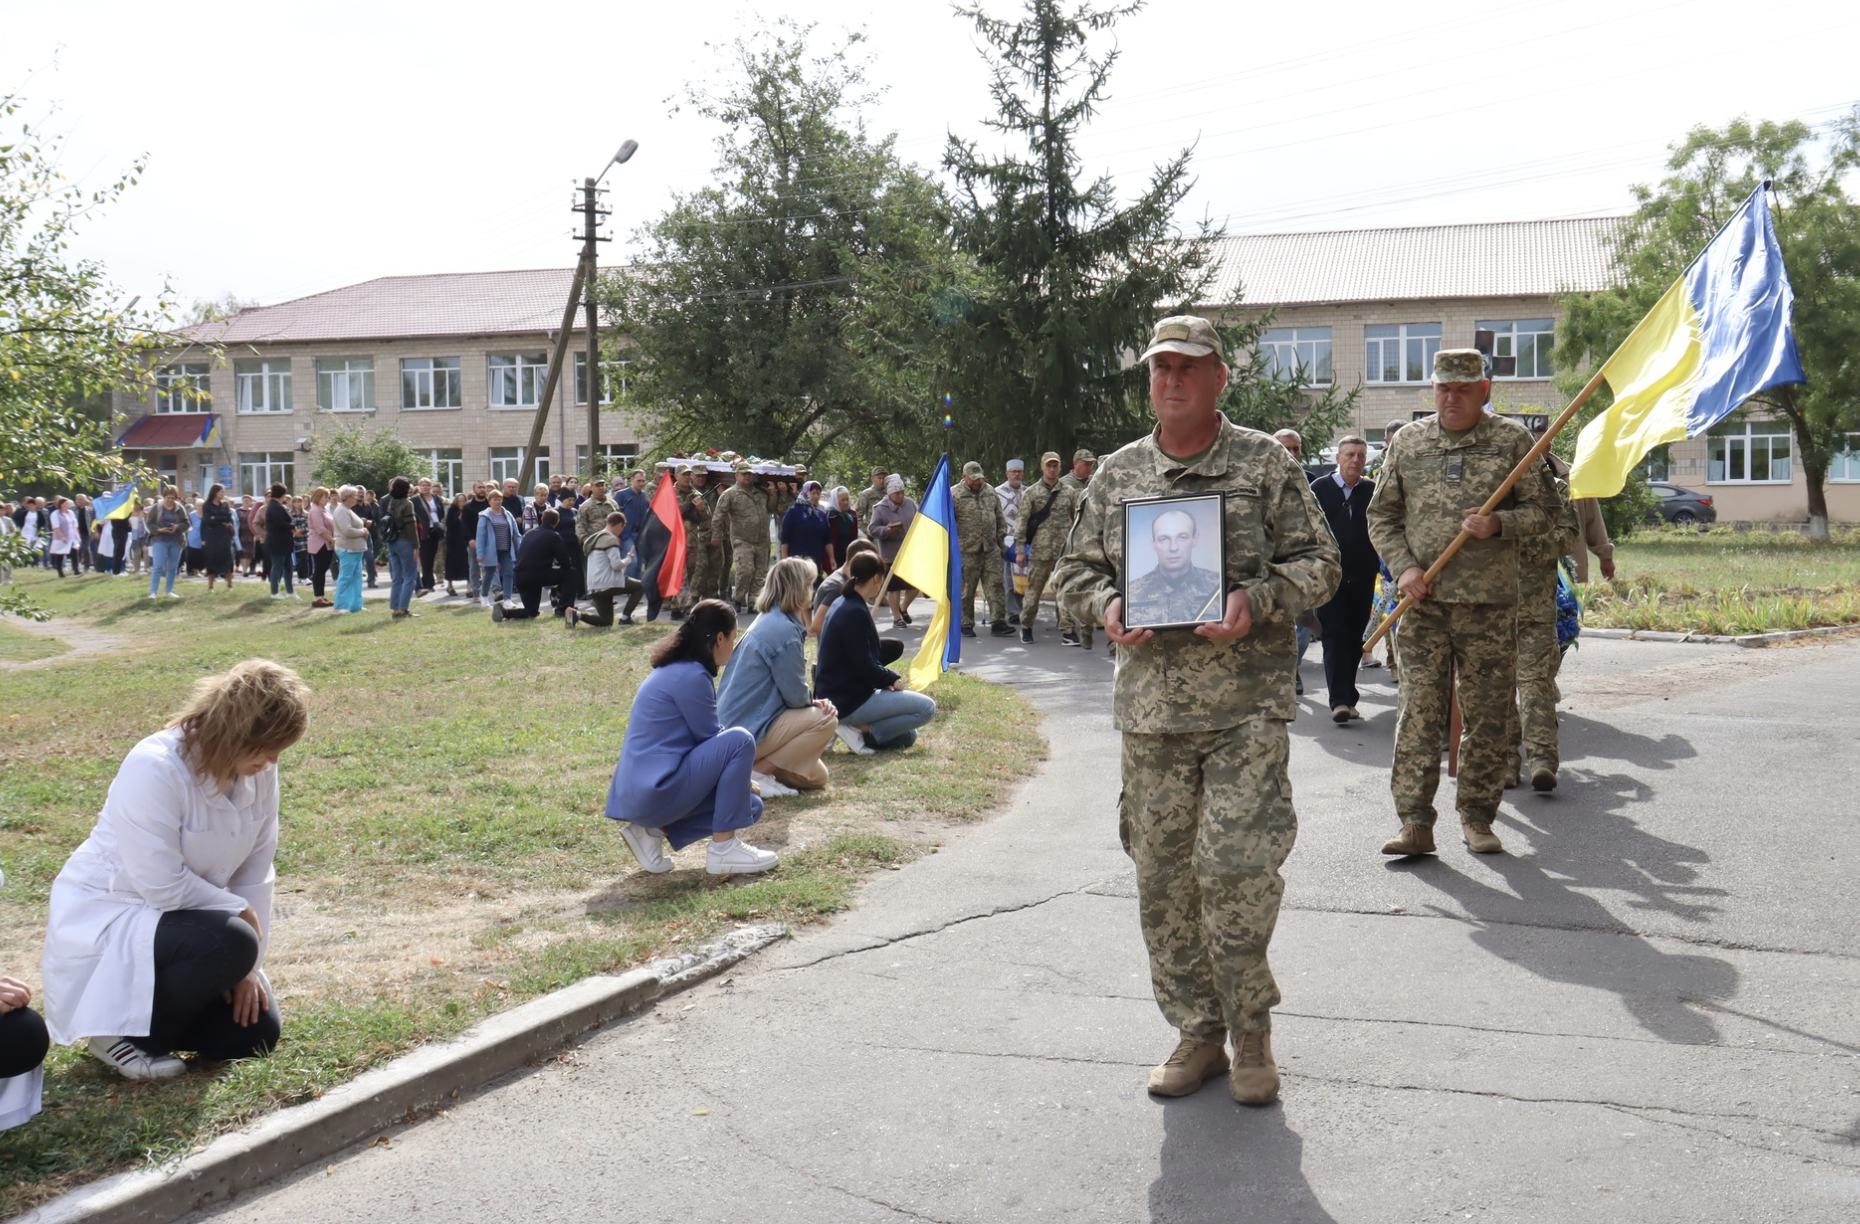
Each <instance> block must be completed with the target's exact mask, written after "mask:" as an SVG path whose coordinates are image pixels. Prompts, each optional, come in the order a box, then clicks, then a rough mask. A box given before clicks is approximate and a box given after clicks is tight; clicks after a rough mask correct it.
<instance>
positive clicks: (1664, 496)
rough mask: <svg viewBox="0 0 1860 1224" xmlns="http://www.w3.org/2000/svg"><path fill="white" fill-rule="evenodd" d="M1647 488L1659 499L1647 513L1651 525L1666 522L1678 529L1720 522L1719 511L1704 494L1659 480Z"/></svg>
mask: <svg viewBox="0 0 1860 1224" xmlns="http://www.w3.org/2000/svg"><path fill="white" fill-rule="evenodd" d="M1647 487H1648V488H1649V489H1652V490H1653V495H1654V496H1655V497H1656V498H1658V499H1659V501H1658V502H1657V503H1655V505H1654V508H1653V509H1652V510H1650V511H1648V512H1647V521H1648V522H1650V523H1658V522H1662V521H1664V522H1668V523H1671V524H1673V525H1674V526H1676V527H1691V526H1695V525H1696V524H1699V523H1715V522H1717V521H1718V511H1717V510H1716V509H1715V508H1714V507H1713V506H1712V504H1711V498H1709V497H1707V496H1705V494H1703V493H1695V492H1693V491H1692V490H1691V489H1683V488H1681V487H1679V486H1678V485H1675V484H1664V483H1662V482H1660V481H1657V480H1656V481H1654V482H1652V483H1651V484H1649V485H1648V486H1647Z"/></svg>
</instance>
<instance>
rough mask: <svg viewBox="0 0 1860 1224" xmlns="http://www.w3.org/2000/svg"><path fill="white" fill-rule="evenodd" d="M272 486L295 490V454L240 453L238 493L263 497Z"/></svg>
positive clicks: (277, 452) (275, 452) (272, 452)
mask: <svg viewBox="0 0 1860 1224" xmlns="http://www.w3.org/2000/svg"><path fill="white" fill-rule="evenodd" d="M274 484H281V485H283V486H284V487H285V488H287V489H290V488H295V487H296V484H297V454H296V452H295V451H259V452H257V453H251V452H242V453H241V454H240V455H239V492H241V493H243V494H248V495H250V496H252V497H263V496H264V495H265V491H266V490H267V489H269V488H271V486H272V485H274Z"/></svg>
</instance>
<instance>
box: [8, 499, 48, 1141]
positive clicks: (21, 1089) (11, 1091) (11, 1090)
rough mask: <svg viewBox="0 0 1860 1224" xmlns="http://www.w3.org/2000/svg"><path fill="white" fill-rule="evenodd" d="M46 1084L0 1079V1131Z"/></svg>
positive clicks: (17, 1119) (35, 1078)
mask: <svg viewBox="0 0 1860 1224" xmlns="http://www.w3.org/2000/svg"><path fill="white" fill-rule="evenodd" d="M10 525H11V524H10V522H9V526H10ZM4 534H6V533H5V531H4V530H0V535H4ZM5 883H6V872H4V871H0V884H5ZM17 969H18V966H16V965H0V970H10V971H15V972H16V971H17ZM9 976H11V974H9ZM44 1086H45V1068H44V1067H34V1068H33V1069H32V1070H30V1071H28V1072H26V1074H24V1075H10V1076H8V1077H7V1078H5V1079H0V1131H3V1130H6V1129H7V1128H9V1127H13V1126H18V1125H19V1124H20V1123H21V1122H24V1121H25V1120H26V1119H27V1118H30V1117H31V1116H32V1115H33V1114H36V1113H38V1112H39V1096H40V1091H41V1089H43V1088H44Z"/></svg>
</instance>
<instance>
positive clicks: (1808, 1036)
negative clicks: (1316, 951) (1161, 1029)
mask: <svg viewBox="0 0 1860 1224" xmlns="http://www.w3.org/2000/svg"><path fill="white" fill-rule="evenodd" d="M1116 997H1120V998H1122V997H1130V996H1116ZM1680 1002H1682V1003H1690V1004H1692V1005H1693V1006H1695V1007H1710V1008H1713V1010H1716V1011H1724V1012H1729V1013H1730V1014H1731V1015H1735V1016H1739V1017H1742V1018H1743V1019H1746V1020H1751V1021H1754V1022H1756V1023H1760V1024H1769V1023H1770V1022H1769V1021H1766V1020H1763V1019H1762V1018H1761V1017H1758V1016H1750V1015H1746V1014H1745V1013H1743V1012H1734V1011H1731V1009H1729V1008H1722V1007H1717V1006H1716V1005H1715V1004H1712V1003H1709V1002H1706V1001H1704V1000H1700V999H1685V998H1682V999H1681V1000H1680ZM1273 1015H1275V1016H1293V1017H1296V1018H1298V1019H1300V1020H1329V1021H1333V1022H1335V1023H1338V1024H1411V1025H1417V1026H1420V1027H1424V1028H1446V1029H1460V1030H1462V1031H1465V1032H1471V1033H1496V1034H1499V1035H1501V1036H1510V1037H1551V1038H1557V1039H1564V1040H1571V1041H1625V1042H1633V1043H1635V1044H1639V1045H1654V1046H1690V1047H1693V1048H1694V1049H1708V1050H1730V1051H1735V1052H1736V1053H1740V1054H1779V1055H1787V1056H1788V1057H1791V1058H1852V1057H1854V1056H1855V1055H1856V1054H1860V1051H1855V1050H1854V1049H1853V1047H1851V1046H1846V1045H1842V1044H1841V1043H1840V1042H1838V1041H1834V1040H1832V1039H1831V1038H1827V1037H1820V1036H1817V1035H1816V1034H1814V1033H1809V1032H1805V1031H1803V1030H1801V1029H1792V1028H1787V1027H1786V1026H1783V1025H1772V1027H1776V1028H1782V1029H1784V1031H1786V1032H1789V1033H1793V1034H1795V1035H1796V1036H1799V1037H1802V1038H1804V1039H1805V1040H1811V1041H1819V1042H1822V1043H1824V1044H1826V1045H1832V1046H1835V1047H1837V1048H1839V1049H1841V1050H1843V1051H1849V1052H1847V1053H1840V1054H1829V1053H1826V1052H1824V1051H1821V1050H1783V1049H1772V1048H1766V1047H1763V1046H1739V1045H1731V1044H1729V1043H1727V1042H1723V1041H1682V1040H1677V1039H1671V1038H1665V1037H1631V1036H1619V1035H1615V1034H1610V1033H1563V1032H1554V1031H1550V1030H1546V1029H1520V1028H1502V1027H1499V1026H1497V1025H1485V1024H1459V1023H1456V1022H1454V1021H1452V1020H1406V1019H1402V1018H1400V1017H1395V1016H1388V1017H1383V1016H1333V1015H1327V1014H1325V1013H1323V1012H1299V1011H1291V1010H1289V1009H1287V1008H1284V1007H1275V1008H1273Z"/></svg>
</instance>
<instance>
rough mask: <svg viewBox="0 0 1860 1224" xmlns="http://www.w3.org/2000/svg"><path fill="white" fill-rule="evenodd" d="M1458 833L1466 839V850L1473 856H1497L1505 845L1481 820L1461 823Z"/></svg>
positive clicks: (1489, 826) (1490, 827)
mask: <svg viewBox="0 0 1860 1224" xmlns="http://www.w3.org/2000/svg"><path fill="white" fill-rule="evenodd" d="M1460 832H1461V835H1462V836H1464V837H1465V838H1466V848H1467V849H1468V850H1471V851H1472V852H1473V853H1474V854H1499V853H1501V852H1503V850H1504V849H1505V843H1503V842H1501V841H1499V840H1498V835H1497V834H1496V833H1494V832H1492V826H1491V825H1490V824H1488V823H1487V822H1485V821H1483V820H1468V821H1465V822H1463V823H1462V824H1461V825H1460Z"/></svg>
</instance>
